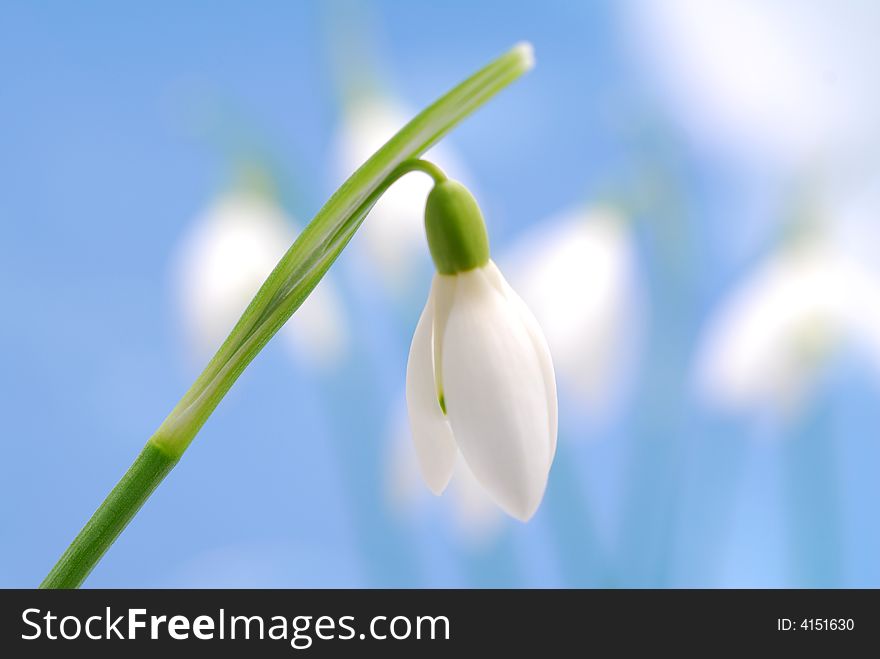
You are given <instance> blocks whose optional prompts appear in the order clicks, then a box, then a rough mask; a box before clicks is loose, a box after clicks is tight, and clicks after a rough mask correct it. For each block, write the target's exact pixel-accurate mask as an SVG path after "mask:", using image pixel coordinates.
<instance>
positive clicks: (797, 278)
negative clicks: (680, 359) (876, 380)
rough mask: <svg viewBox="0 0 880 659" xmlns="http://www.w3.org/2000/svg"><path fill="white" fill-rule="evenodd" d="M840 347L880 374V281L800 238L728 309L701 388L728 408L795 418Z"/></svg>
mask: <svg viewBox="0 0 880 659" xmlns="http://www.w3.org/2000/svg"><path fill="white" fill-rule="evenodd" d="M841 342H847V343H851V344H854V345H856V346H857V347H858V348H860V349H861V350H863V351H864V353H865V355H866V357H867V358H868V359H869V360H870V361H871V362H873V364H874V365H875V366H876V368H877V369H878V372H880V277H878V275H877V273H876V272H874V271H873V270H871V269H870V268H868V267H866V266H864V265H862V264H860V263H858V262H857V261H856V260H854V259H853V258H852V257H851V256H850V255H849V254H848V253H846V252H844V251H842V250H841V249H839V248H838V247H836V246H835V245H833V244H829V243H827V242H823V241H820V240H818V239H817V238H808V239H801V241H799V242H797V243H795V244H793V245H788V246H786V248H785V249H783V250H782V251H781V252H780V253H779V254H777V255H775V256H774V257H772V258H771V259H770V260H769V261H768V262H767V263H765V264H764V265H763V266H761V267H760V268H758V269H757V271H756V272H754V273H753V274H751V275H750V276H749V277H747V278H746V280H745V281H744V282H743V283H742V284H740V285H739V286H738V287H737V288H736V289H735V290H734V292H733V293H732V294H731V295H730V296H729V298H728V299H727V300H726V301H724V302H723V303H722V305H721V308H720V309H719V310H718V312H717V313H716V314H715V316H714V317H713V318H712V319H711V320H710V322H709V325H708V328H707V330H706V333H705V335H704V340H703V343H702V347H701V348H700V351H699V352H698V357H697V377H698V383H699V385H700V387H701V388H702V389H703V391H704V392H705V393H706V394H707V395H708V396H709V397H710V399H712V400H713V401H714V402H715V403H716V404H718V405H721V406H723V407H725V408H728V409H730V410H733V411H744V410H762V411H771V412H778V413H782V414H791V413H793V412H795V411H796V410H797V409H798V408H799V406H800V405H801V404H802V403H803V401H804V396H805V395H806V394H808V393H809V390H810V387H811V385H812V384H813V383H814V382H815V379H816V376H817V373H818V369H819V368H820V367H821V365H822V364H823V363H824V361H825V359H826V358H827V357H828V356H829V355H830V354H831V352H832V350H833V349H834V348H835V346H837V345H839V344H840V343H841Z"/></svg>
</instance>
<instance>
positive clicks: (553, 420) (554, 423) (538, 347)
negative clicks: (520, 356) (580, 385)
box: [483, 261, 559, 468]
mask: <svg viewBox="0 0 880 659" xmlns="http://www.w3.org/2000/svg"><path fill="white" fill-rule="evenodd" d="M483 271H484V272H485V274H486V277H487V279H488V280H489V281H490V282H491V283H492V285H493V286H495V288H496V289H497V290H498V291H499V292H501V293H502V294H503V295H504V296H505V297H506V298H507V300H508V301H509V302H510V303H511V304H512V305H514V307H515V308H516V309H517V311H518V312H519V317H520V320H522V323H523V325H524V326H525V328H526V330H527V331H528V333H529V336H530V337H531V339H532V346H533V347H534V348H535V353H536V354H537V355H538V361H539V362H540V363H541V374H542V375H543V376H544V390H545V393H546V394H547V414H548V418H549V422H550V425H549V429H550V436H549V439H550V463H552V462H553V456H554V455H556V436H557V433H558V429H559V402H558V399H557V396H556V373H555V372H554V370H553V359H552V357H551V356H550V346H549V345H548V344H547V339H546V337H545V336H544V332H543V330H541V326H540V325H539V324H538V320H537V318H535V314H533V313H532V310H531V309H529V307H528V305H527V304H526V303H525V301H524V300H523V299H522V298H521V297H520V296H519V295H518V294H517V292H516V291H515V290H513V288H512V287H511V286H510V285H509V284H508V283H507V280H506V279H504V275H502V274H501V271H500V270H499V269H498V266H497V265H495V262H494V261H489V263H488V264H487V265H486V267H485V268H484V269H483ZM549 466H550V465H549V464H548V465H547V467H548V468H549Z"/></svg>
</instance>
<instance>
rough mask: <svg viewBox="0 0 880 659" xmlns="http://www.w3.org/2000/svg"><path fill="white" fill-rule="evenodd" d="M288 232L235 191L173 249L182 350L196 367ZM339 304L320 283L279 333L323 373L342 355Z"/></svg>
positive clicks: (270, 210) (277, 217)
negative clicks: (184, 338)
mask: <svg viewBox="0 0 880 659" xmlns="http://www.w3.org/2000/svg"><path fill="white" fill-rule="evenodd" d="M295 238H296V232H295V230H294V228H293V225H292V223H291V221H290V220H289V219H288V218H287V217H286V216H285V214H284V212H283V211H282V210H281V208H279V206H278V205H277V204H276V203H274V202H273V201H272V200H271V199H270V198H269V197H268V196H267V195H265V194H260V193H257V192H256V191H235V192H232V193H228V194H226V195H225V196H223V197H222V198H220V199H219V200H217V201H216V202H215V203H214V204H212V206H211V207H210V208H208V209H207V211H206V212H204V213H203V214H202V216H201V217H200V218H198V219H197V221H196V222H195V224H194V225H193V226H192V227H191V229H190V230H189V232H188V234H187V235H186V236H185V237H184V239H183V241H182V244H181V245H180V247H179V249H178V254H177V258H176V264H175V275H176V282H177V287H178V307H179V310H180V315H181V317H182V321H183V326H184V330H185V333H186V335H187V338H188V342H189V344H190V346H191V349H192V351H193V353H194V356H195V357H196V359H197V360H199V361H202V360H204V359H206V358H207V357H209V356H210V355H211V354H213V352H214V351H215V350H216V349H217V348H219V347H220V344H221V343H222V342H223V340H224V339H225V338H226V336H227V334H228V333H229V331H230V330H231V329H232V327H233V326H234V325H235V323H236V321H237V320H238V318H239V317H240V316H241V314H242V312H243V311H244V310H245V308H246V307H247V305H248V303H250V301H251V299H252V298H253V296H254V295H255V294H256V292H257V290H258V289H259V287H260V285H261V284H262V283H263V281H264V280H265V279H266V277H267V276H268V275H269V273H270V272H272V269H273V268H274V267H275V265H276V264H277V263H278V260H279V259H280V258H281V257H282V256H283V254H284V252H285V251H286V250H287V249H288V248H289V247H290V245H292V244H293V241H294V239H295ZM344 328H345V323H344V319H343V308H342V303H341V301H340V300H339V297H338V294H337V292H336V290H335V289H334V288H333V285H332V282H330V281H328V280H327V279H326V278H325V279H324V280H323V281H321V283H320V284H319V285H318V287H317V288H316V289H315V291H314V292H313V293H312V294H311V295H310V296H309V297H308V298H307V299H306V301H305V302H304V303H303V305H302V307H300V309H298V310H297V312H296V314H295V315H294V316H293V318H292V319H291V320H290V321H289V322H288V323H287V324H286V325H285V327H284V328H283V329H282V331H281V336H282V337H283V341H284V344H285V345H286V346H287V347H288V348H289V349H290V350H292V352H293V353H294V354H295V355H296V356H297V357H298V358H300V359H303V360H306V361H309V362H311V363H312V364H314V365H319V366H329V365H331V364H332V363H333V362H335V361H336V360H337V359H338V358H339V357H340V355H341V354H342V352H343V351H344V349H345V344H346V341H347V337H346V334H345V330H344Z"/></svg>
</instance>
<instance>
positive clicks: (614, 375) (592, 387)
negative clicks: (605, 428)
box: [501, 207, 643, 414]
mask: <svg viewBox="0 0 880 659" xmlns="http://www.w3.org/2000/svg"><path fill="white" fill-rule="evenodd" d="M501 261H502V262H503V263H504V264H505V271H506V272H508V273H509V275H510V281H511V283H512V284H513V286H514V288H515V289H516V290H517V291H519V292H520V294H521V295H522V297H523V299H524V300H525V301H526V304H528V305H529V308H530V309H531V310H532V311H533V312H534V314H535V317H536V318H537V319H538V322H539V323H540V325H541V327H542V328H543V330H544V333H545V335H546V337H547V342H548V343H549V344H550V352H551V353H552V355H553V359H554V363H555V365H556V369H557V374H558V376H559V382H560V386H561V387H566V388H568V389H570V391H571V392H572V393H573V394H574V395H575V396H576V397H577V398H578V399H579V400H582V401H584V402H586V404H587V406H588V407H589V409H590V412H591V414H597V413H599V412H601V411H603V410H605V409H607V407H608V405H609V404H610V402H611V399H612V397H613V394H614V393H615V391H616V390H617V389H618V387H619V385H620V384H621V382H622V376H623V374H624V372H625V371H626V367H627V366H628V360H629V359H632V358H633V356H634V353H635V352H637V344H638V333H639V329H638V328H639V326H640V325H641V321H642V311H641V303H642V301H643V296H642V292H641V287H640V285H639V282H638V273H637V268H636V259H635V255H634V250H633V245H632V237H631V234H630V230H629V226H628V223H627V221H626V219H625V218H624V217H623V216H622V215H621V214H620V213H619V212H617V211H615V210H613V209H611V208H604V207H596V208H593V209H588V208H582V209H577V210H574V211H571V212H568V213H565V214H563V215H561V216H559V217H557V218H555V219H551V220H549V221H547V222H542V223H541V224H539V225H537V226H536V227H535V228H534V229H532V230H531V231H530V232H527V233H526V234H525V235H523V236H522V237H521V238H520V239H519V240H518V241H517V243H516V244H515V245H514V246H513V247H512V248H511V250H510V251H509V252H508V253H507V254H506V255H505V256H503V257H502V259H501Z"/></svg>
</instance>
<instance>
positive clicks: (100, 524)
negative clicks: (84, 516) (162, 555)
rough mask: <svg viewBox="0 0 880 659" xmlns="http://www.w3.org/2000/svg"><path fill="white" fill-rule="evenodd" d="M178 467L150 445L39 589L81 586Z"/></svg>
mask: <svg viewBox="0 0 880 659" xmlns="http://www.w3.org/2000/svg"><path fill="white" fill-rule="evenodd" d="M175 464H177V458H173V457H171V456H170V455H168V454H167V453H165V452H163V451H162V450H161V449H159V448H158V447H156V445H155V444H153V443H151V442H147V445H146V446H145V447H144V449H143V450H142V451H141V453H140V455H139V456H138V457H137V458H136V459H135V461H134V464H132V465H131V467H129V468H128V471H126V472H125V475H124V476H123V477H122V479H121V480H120V481H119V482H118V483H117V484H116V487H114V488H113V489H112V490H111V491H110V494H108V495H107V498H106V499H104V502H103V503H102V504H101V506H100V507H99V508H98V510H96V511H95V514H94V515H92V518H91V519H90V520H89V521H88V522H87V523H86V525H85V526H84V527H83V528H82V530H81V531H80V532H79V535H77V536H76V538H75V539H74V541H73V542H72V543H70V546H69V547H68V548H67V551H65V552H64V554H62V556H61V558H59V559H58V562H57V563H56V564H55V567H53V568H52V571H51V572H49V574H48V575H47V576H46V578H45V579H43V583H41V584H40V588H76V587H77V586H79V585H80V584H81V583H82V582H83V580H84V579H85V578H86V577H87V576H88V575H89V572H91V571H92V568H93V567H94V566H95V564H96V563H97V562H98V561H99V560H101V557H102V556H103V555H104V553H105V552H106V551H107V549H109V548H110V545H112V544H113V542H114V541H115V540H116V538H117V537H119V534H120V533H122V530H123V529H124V528H125V527H126V526H127V525H128V522H129V520H131V518H132V517H134V515H135V513H136V512H137V511H138V510H140V508H141V506H143V505H144V502H145V501H146V500H147V498H148V497H149V496H150V495H151V494H152V493H153V490H155V489H156V486H158V485H159V483H161V482H162V479H164V478H165V476H166V475H168V472H169V471H171V468H172V467H173V466H174V465H175Z"/></svg>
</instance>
